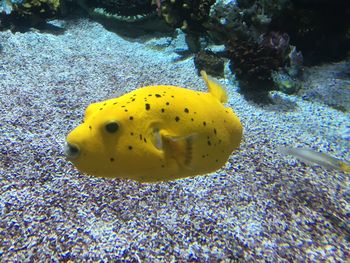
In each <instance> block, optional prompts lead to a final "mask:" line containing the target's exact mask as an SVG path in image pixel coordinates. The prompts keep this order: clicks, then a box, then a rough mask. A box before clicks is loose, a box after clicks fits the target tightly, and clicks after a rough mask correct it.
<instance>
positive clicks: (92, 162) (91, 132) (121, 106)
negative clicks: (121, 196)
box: [65, 71, 242, 182]
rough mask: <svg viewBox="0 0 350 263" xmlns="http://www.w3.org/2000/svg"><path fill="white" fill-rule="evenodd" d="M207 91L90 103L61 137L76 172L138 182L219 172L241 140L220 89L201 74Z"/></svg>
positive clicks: (150, 90)
mask: <svg viewBox="0 0 350 263" xmlns="http://www.w3.org/2000/svg"><path fill="white" fill-rule="evenodd" d="M201 75H202V77H203V79H204V81H205V83H206V85H207V87H208V89H209V92H199V91H193V90H189V89H186V88H181V87H176V86H167V85H159V86H147V87H143V88H139V89H137V90H134V91H132V92H130V93H127V94H125V95H123V96H121V97H119V98H114V99H109V100H106V101H102V102H97V103H92V104H91V105H89V106H88V107H87V109H86V111H85V117H84V122H83V123H82V124H81V125H79V126H78V127H76V128H75V129H74V130H73V131H71V132H70V133H69V134H68V136H67V143H66V148H65V154H66V156H67V158H68V159H69V160H70V161H71V162H72V163H73V164H74V165H75V166H76V167H77V168H78V170H79V171H80V172H83V173H87V174H90V175H95V176H98V177H108V178H126V179H132V180H135V181H139V182H160V181H170V180H175V179H179V178H184V177H189V176H195V175H201V174H207V173H210V172H214V171H216V170H218V169H219V168H221V167H222V166H223V165H224V164H225V163H226V162H227V160H228V158H229V156H230V154H231V153H232V151H233V150H234V149H236V148H237V147H238V146H239V144H240V142H241V139H242V125H241V123H240V120H239V118H238V117H237V116H236V115H235V113H234V112H233V110H232V109H231V108H226V107H225V106H224V105H223V103H226V102H227V94H226V91H225V90H224V89H223V88H222V87H221V86H220V85H219V84H218V83H216V82H214V81H213V80H212V79H210V78H208V76H207V74H206V73H205V72H204V71H202V72H201Z"/></svg>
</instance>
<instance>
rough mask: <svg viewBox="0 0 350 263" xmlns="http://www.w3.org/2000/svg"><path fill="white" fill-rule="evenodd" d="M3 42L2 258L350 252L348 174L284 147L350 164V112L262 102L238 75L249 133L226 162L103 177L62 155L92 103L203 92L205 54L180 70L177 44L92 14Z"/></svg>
mask: <svg viewBox="0 0 350 263" xmlns="http://www.w3.org/2000/svg"><path fill="white" fill-rule="evenodd" d="M163 40H164V43H168V42H167V40H169V39H167V38H165V39H163ZM0 41H1V44H2V45H3V52H2V54H1V55H0V77H1V80H0V90H1V94H0V103H1V106H0V111H1V113H0V134H1V135H0V151H1V152H0V154H1V155H0V237H1V238H0V258H1V261H3V262H13V261H17V262H39V261H51V262H57V261H69V260H73V261H93V260H104V261H105V262H107V261H117V260H125V261H124V262H170V261H176V262H218V261H220V260H221V261H223V262H232V261H233V260H237V261H242V262H248V261H249V262H251V261H265V262H277V261H279V262H291V261H293V262H305V261H319V262H325V261H326V260H328V262H336V261H337V262H342V261H343V262H344V261H346V260H347V259H349V258H350V251H349V247H350V223H349V218H350V195H349V194H350V182H349V175H346V174H344V173H342V172H340V171H327V170H325V169H323V168H321V167H318V166H314V165H307V164H304V163H302V162H300V161H298V160H295V159H294V158H293V157H290V156H282V155H281V154H280V153H279V152H278V151H277V148H278V146H281V145H287V146H293V147H296V146H304V147H308V148H312V149H315V150H318V151H324V152H327V153H329V154H331V155H333V156H335V157H338V158H340V159H343V160H346V159H347V160H349V159H350V153H349V146H350V142H349V141H348V140H346V139H344V138H343V137H342V136H341V133H340V132H339V131H340V130H341V129H342V127H344V125H345V126H346V125H347V124H348V123H349V115H346V114H344V113H342V112H340V111H337V110H335V109H332V108H330V107H328V106H325V105H322V104H320V103H313V102H310V101H305V100H303V99H302V98H300V97H296V96H287V95H283V94H281V93H278V92H275V93H274V94H273V98H274V100H275V102H276V103H275V104H274V105H270V106H264V107H261V106H257V105H255V104H253V103H250V102H247V101H246V100H245V99H244V98H243V97H242V96H241V95H240V94H239V93H237V88H236V87H235V86H234V85H232V83H231V82H229V81H226V83H225V84H226V85H227V87H228V90H229V91H230V101H229V104H230V106H231V107H232V108H233V109H234V110H235V111H236V113H237V114H238V115H239V116H240V118H241V121H242V123H243V126H244V140H243V142H242V144H241V147H240V149H239V150H237V151H236V152H235V153H234V154H232V156H231V157H230V160H229V162H228V163H227V165H226V167H223V169H221V170H219V171H217V173H213V174H210V175H206V176H198V177H195V178H189V179H183V180H178V181H174V182H168V183H159V184H139V183H136V182H133V181H128V180H120V179H114V180H111V179H102V178H95V177H92V176H87V175H82V174H79V172H78V171H77V170H76V169H75V168H74V167H73V166H72V164H71V163H69V162H68V161H67V160H66V159H65V158H64V156H63V145H64V141H65V136H66V135H67V133H68V132H69V131H70V130H71V129H73V128H74V127H75V126H77V125H78V124H79V123H80V122H81V120H82V115H83V113H84V110H85V108H86V106H87V105H89V104H90V103H91V102H96V101H100V100H104V99H107V98H111V97H114V96H116V95H120V94H122V93H124V92H126V91H130V90H133V89H135V88H137V87H141V86H145V85H150V84H172V85H178V86H183V87H188V88H191V89H201V90H204V89H205V84H204V82H203V81H202V80H201V79H200V77H198V76H197V74H196V70H195V68H194V65H193V60H192V59H186V60H178V61H177V62H174V59H175V60H176V59H177V55H176V54H175V53H173V52H172V50H173V48H174V46H172V43H169V46H168V47H167V48H165V49H164V50H163V51H162V52H161V51H157V50H156V49H154V48H153V49H152V48H150V45H148V44H147V43H143V42H141V41H139V42H137V41H135V40H133V41H129V40H127V39H123V38H121V37H119V36H118V35H116V34H114V33H111V32H108V31H106V30H105V29H104V28H103V27H102V26H101V25H99V24H97V23H94V22H91V21H88V20H77V21H70V22H67V23H66V31H65V33H64V34H62V35H52V34H48V33H46V34H45V33H39V32H35V31H33V32H27V33H16V34H12V33H10V32H8V31H7V32H0ZM160 41H162V39H160ZM150 43H151V42H150ZM221 82H222V83H224V82H225V81H224V80H221Z"/></svg>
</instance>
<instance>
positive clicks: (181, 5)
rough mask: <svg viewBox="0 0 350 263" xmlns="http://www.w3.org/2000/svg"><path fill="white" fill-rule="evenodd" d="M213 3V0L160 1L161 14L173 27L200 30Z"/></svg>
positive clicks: (207, 17)
mask: <svg viewBox="0 0 350 263" xmlns="http://www.w3.org/2000/svg"><path fill="white" fill-rule="evenodd" d="M214 3H215V0H194V1H188V0H166V1H164V2H162V3H161V15H162V16H163V17H164V19H165V21H166V22H167V23H168V24H169V25H171V26H173V27H177V28H179V27H180V28H181V29H183V30H185V31H202V30H203V29H204V26H203V25H204V24H205V23H206V22H207V21H208V19H209V11H210V7H211V5H213V4H214Z"/></svg>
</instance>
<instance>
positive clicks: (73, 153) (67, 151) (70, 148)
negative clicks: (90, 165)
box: [64, 142, 80, 160]
mask: <svg viewBox="0 0 350 263" xmlns="http://www.w3.org/2000/svg"><path fill="white" fill-rule="evenodd" d="M64 155H65V156H66V157H67V158H68V159H69V160H75V159H77V158H78V157H79V155H80V149H79V147H78V145H76V144H72V143H69V142H66V145H65V146H64Z"/></svg>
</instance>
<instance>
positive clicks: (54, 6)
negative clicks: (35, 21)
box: [2, 0, 61, 17]
mask: <svg viewBox="0 0 350 263" xmlns="http://www.w3.org/2000/svg"><path fill="white" fill-rule="evenodd" d="M60 4H61V2H60V0H23V1H21V0H19V1H18V0H3V1H2V6H3V10H4V11H5V13H6V14H8V15H9V14H11V13H12V12H14V13H17V14H18V15H20V16H32V15H36V16H41V17H44V16H50V15H52V14H54V13H55V12H57V11H58V9H59V7H60Z"/></svg>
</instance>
